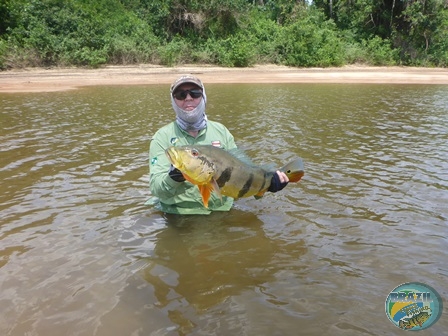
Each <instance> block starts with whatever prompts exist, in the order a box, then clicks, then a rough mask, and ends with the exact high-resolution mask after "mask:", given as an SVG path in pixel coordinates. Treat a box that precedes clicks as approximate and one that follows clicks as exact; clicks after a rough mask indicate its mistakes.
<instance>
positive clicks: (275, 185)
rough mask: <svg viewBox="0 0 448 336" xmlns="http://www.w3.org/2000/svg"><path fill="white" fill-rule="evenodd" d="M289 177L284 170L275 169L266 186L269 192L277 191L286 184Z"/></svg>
mask: <svg viewBox="0 0 448 336" xmlns="http://www.w3.org/2000/svg"><path fill="white" fill-rule="evenodd" d="M288 182H289V178H288V176H286V174H285V173H284V172H281V171H279V170H277V171H276V172H275V174H274V176H272V180H271V185H270V186H269V188H268V191H270V192H277V191H280V190H282V189H283V188H284V187H286V186H287V185H288Z"/></svg>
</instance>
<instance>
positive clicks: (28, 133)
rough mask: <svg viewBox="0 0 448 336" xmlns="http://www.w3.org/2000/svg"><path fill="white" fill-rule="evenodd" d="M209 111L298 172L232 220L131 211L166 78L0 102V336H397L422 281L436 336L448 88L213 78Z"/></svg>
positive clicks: (165, 108)
mask: <svg viewBox="0 0 448 336" xmlns="http://www.w3.org/2000/svg"><path fill="white" fill-rule="evenodd" d="M206 88H207V96H208V101H209V103H208V106H207V111H208V116H209V118H210V119H212V120H216V121H220V122H222V123H224V124H225V125H226V126H227V127H228V128H229V130H230V131H231V132H232V133H233V135H234V136H235V140H236V142H237V144H238V146H239V147H240V148H242V149H243V150H245V152H246V153H247V154H248V155H249V156H250V157H251V158H252V159H253V161H254V162H256V163H259V164H270V163H274V164H276V165H277V166H280V165H283V164H284V163H286V162H288V161H289V160H291V159H293V158H295V157H297V156H300V157H302V158H303V160H304V162H305V172H306V173H305V176H304V178H303V179H302V181H301V182H300V183H297V184H296V183H294V184H293V183H291V184H289V185H288V186H287V188H285V189H284V190H283V191H281V192H278V193H275V194H272V193H268V194H266V195H265V196H264V197H263V198H262V199H260V200H255V199H254V198H247V199H241V200H237V201H236V202H235V206H234V208H233V209H232V210H231V211H230V212H228V213H216V214H212V215H210V216H187V217H177V216H169V215H165V214H163V213H160V212H159V211H158V210H156V209H155V208H153V207H151V206H149V205H145V202H146V200H148V199H149V198H150V197H151V195H150V192H149V188H148V148H149V141H150V138H151V135H152V134H153V133H154V132H155V131H156V130H157V129H158V128H159V127H161V126H162V125H164V124H165V123H167V122H168V121H171V120H172V119H173V115H174V113H173V112H172V109H171V106H170V102H169V96H168V86H167V85H149V86H121V87H120V86H110V87H109V86H99V87H90V88H84V89H79V90H74V91H66V92H54V93H16V94H0V114H1V130H0V140H1V141H0V153H1V154H0V155H1V156H0V190H1V193H0V244H1V245H0V334H1V335H11V336H23V335H28V336H33V335H82V336H84V335H86V336H87V335H89V336H90V335H108V336H111V335H112V336H115V335H117V336H119V335H120V336H121V335H145V336H149V335H150V336H158V335H299V334H301V335H396V334H397V335H398V334H401V333H402V331H400V330H399V329H398V328H397V327H395V326H394V325H393V324H392V323H391V322H390V321H389V320H388V317H387V315H386V313H385V300H386V298H387V296H388V294H389V292H391V291H392V290H393V289H394V288H395V287H397V286H398V285H400V284H402V283H406V282H414V281H418V282H422V283H425V284H428V285H430V286H432V287H433V288H434V289H435V290H437V292H438V293H439V294H440V295H441V297H442V298H444V300H445V309H444V314H443V316H442V318H440V320H439V321H438V322H437V323H436V324H434V325H433V326H431V327H430V328H428V329H426V330H424V331H421V332H420V333H419V335H434V336H436V335H437V336H440V335H448V319H447V317H448V315H447V309H446V305H447V304H446V298H447V297H448V262H447V260H448V86H446V85H370V84H369V85H367V84H364V85H359V84H358V85H355V84H255V85H253V84H251V85H249V84H232V85H230V84H210V85H207V86H206Z"/></svg>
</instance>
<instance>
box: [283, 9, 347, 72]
mask: <svg viewBox="0 0 448 336" xmlns="http://www.w3.org/2000/svg"><path fill="white" fill-rule="evenodd" d="M279 40H280V43H279V52H280V54H281V55H283V58H284V59H285V63H286V64H287V65H292V66H305V67H309V66H323V67H327V66H332V65H341V64H342V63H343V59H344V55H343V48H342V41H341V40H340V39H339V38H338V36H337V32H336V27H335V25H334V23H333V22H332V21H331V20H324V18H323V15H322V14H321V13H320V12H319V11H310V12H309V14H308V13H304V14H302V15H301V17H300V19H298V20H297V21H295V22H294V23H292V24H291V25H289V26H287V27H285V29H283V30H282V33H281V35H280V37H279Z"/></svg>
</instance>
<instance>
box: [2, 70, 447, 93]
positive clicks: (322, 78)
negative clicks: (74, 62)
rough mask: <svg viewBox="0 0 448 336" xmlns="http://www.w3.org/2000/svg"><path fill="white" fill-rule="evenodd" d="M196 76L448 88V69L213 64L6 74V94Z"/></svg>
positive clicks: (223, 80) (221, 79)
mask: <svg viewBox="0 0 448 336" xmlns="http://www.w3.org/2000/svg"><path fill="white" fill-rule="evenodd" d="M186 73H191V74H194V75H196V76H198V77H199V78H201V79H202V81H203V82H204V83H206V84H207V83H341V84H344V83H346V84H349V83H364V84H428V85H429V84H447V85H448V69H447V68H415V67H364V66H345V67H340V68H293V67H286V66H277V65H258V66H254V67H251V68H223V67H216V66H209V65H183V66H177V67H162V66H156V65H134V66H106V67H103V68H99V69H84V68H53V69H43V68H28V69H23V70H10V71H3V72H0V93H2V92H4V93H7V92H9V93H18V92H52V91H66V90H73V89H76V88H79V87H84V86H97V85H148V84H170V83H172V82H173V81H174V80H175V79H176V78H177V77H178V76H180V75H182V74H186Z"/></svg>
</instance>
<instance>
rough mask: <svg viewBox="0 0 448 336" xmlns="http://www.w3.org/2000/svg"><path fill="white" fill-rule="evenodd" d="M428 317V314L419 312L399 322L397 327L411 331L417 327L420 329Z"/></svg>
mask: <svg viewBox="0 0 448 336" xmlns="http://www.w3.org/2000/svg"><path fill="white" fill-rule="evenodd" d="M430 317H431V315H429V313H427V312H421V313H418V314H416V315H414V316H413V317H411V318H408V319H403V320H400V322H398V326H399V327H400V328H401V329H412V328H414V327H417V326H419V327H421V326H422V325H423V323H425V322H426V321H427V320H428V319H429V318H430Z"/></svg>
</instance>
